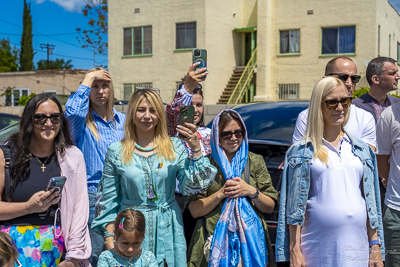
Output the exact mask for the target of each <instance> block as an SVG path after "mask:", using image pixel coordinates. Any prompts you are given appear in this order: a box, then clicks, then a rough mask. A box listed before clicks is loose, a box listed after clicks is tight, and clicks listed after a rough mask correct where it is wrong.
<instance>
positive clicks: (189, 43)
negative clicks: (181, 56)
mask: <svg viewBox="0 0 400 267" xmlns="http://www.w3.org/2000/svg"><path fill="white" fill-rule="evenodd" d="M195 47H196V22H184V23H177V24H176V49H182V48H195Z"/></svg>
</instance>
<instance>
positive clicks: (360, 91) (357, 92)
mask: <svg viewBox="0 0 400 267" xmlns="http://www.w3.org/2000/svg"><path fill="white" fill-rule="evenodd" d="M368 91H369V88H368V87H361V88H360V89H358V90H355V91H354V93H353V99H356V98H357V97H360V96H362V95H363V94H366V93H368Z"/></svg>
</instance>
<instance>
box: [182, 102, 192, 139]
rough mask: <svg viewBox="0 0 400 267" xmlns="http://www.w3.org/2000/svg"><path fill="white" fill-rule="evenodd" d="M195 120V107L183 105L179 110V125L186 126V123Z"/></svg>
mask: <svg viewBox="0 0 400 267" xmlns="http://www.w3.org/2000/svg"><path fill="white" fill-rule="evenodd" d="M186 122H187V123H193V122H194V107H193V106H181V109H180V112H179V125H182V126H185V123H186ZM179 137H181V138H184V137H185V136H183V135H181V134H179Z"/></svg>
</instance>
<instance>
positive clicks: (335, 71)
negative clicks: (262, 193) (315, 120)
mask: <svg viewBox="0 0 400 267" xmlns="http://www.w3.org/2000/svg"><path fill="white" fill-rule="evenodd" d="M326 76H333V77H336V78H338V79H340V80H342V82H343V83H344V85H345V86H346V88H347V91H348V92H349V97H352V96H353V93H354V89H355V87H356V84H357V83H358V82H359V81H360V78H361V76H360V75H357V66H356V64H355V63H354V62H353V60H351V59H350V58H348V57H336V58H334V59H332V60H330V61H329V62H328V63H327V64H326V68H325V75H324V77H326ZM342 100H343V103H342ZM345 101H347V99H341V100H340V103H341V105H342V106H343V104H347V102H346V103H344V102H345ZM331 104H332V105H336V106H337V105H338V101H334V103H331ZM307 117H308V109H306V110H304V111H302V112H301V113H300V114H299V116H298V117H297V121H296V127H295V129H294V133H293V138H292V142H293V144H294V143H296V142H297V141H299V140H300V139H301V138H302V137H303V135H304V133H305V132H306V128H307ZM345 130H346V131H347V132H348V133H350V134H351V135H352V136H353V137H356V138H358V139H361V140H363V141H364V142H366V143H367V144H369V145H370V146H371V147H372V148H373V149H374V150H375V145H376V133H375V121H374V118H373V116H372V115H371V114H369V113H368V112H366V111H365V110H363V109H361V108H358V107H356V106H355V105H353V104H352V105H351V108H350V115H349V121H348V122H347V124H346V126H345Z"/></svg>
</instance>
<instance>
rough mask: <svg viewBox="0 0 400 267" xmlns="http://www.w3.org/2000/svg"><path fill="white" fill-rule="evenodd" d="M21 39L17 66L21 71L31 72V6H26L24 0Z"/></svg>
mask: <svg viewBox="0 0 400 267" xmlns="http://www.w3.org/2000/svg"><path fill="white" fill-rule="evenodd" d="M22 24H23V28H22V37H21V53H20V55H19V64H20V68H19V70H21V71H29V70H33V68H34V65H33V55H34V53H33V45H32V38H33V35H32V16H31V4H30V3H29V4H27V3H26V0H24V14H23V16H22Z"/></svg>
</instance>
